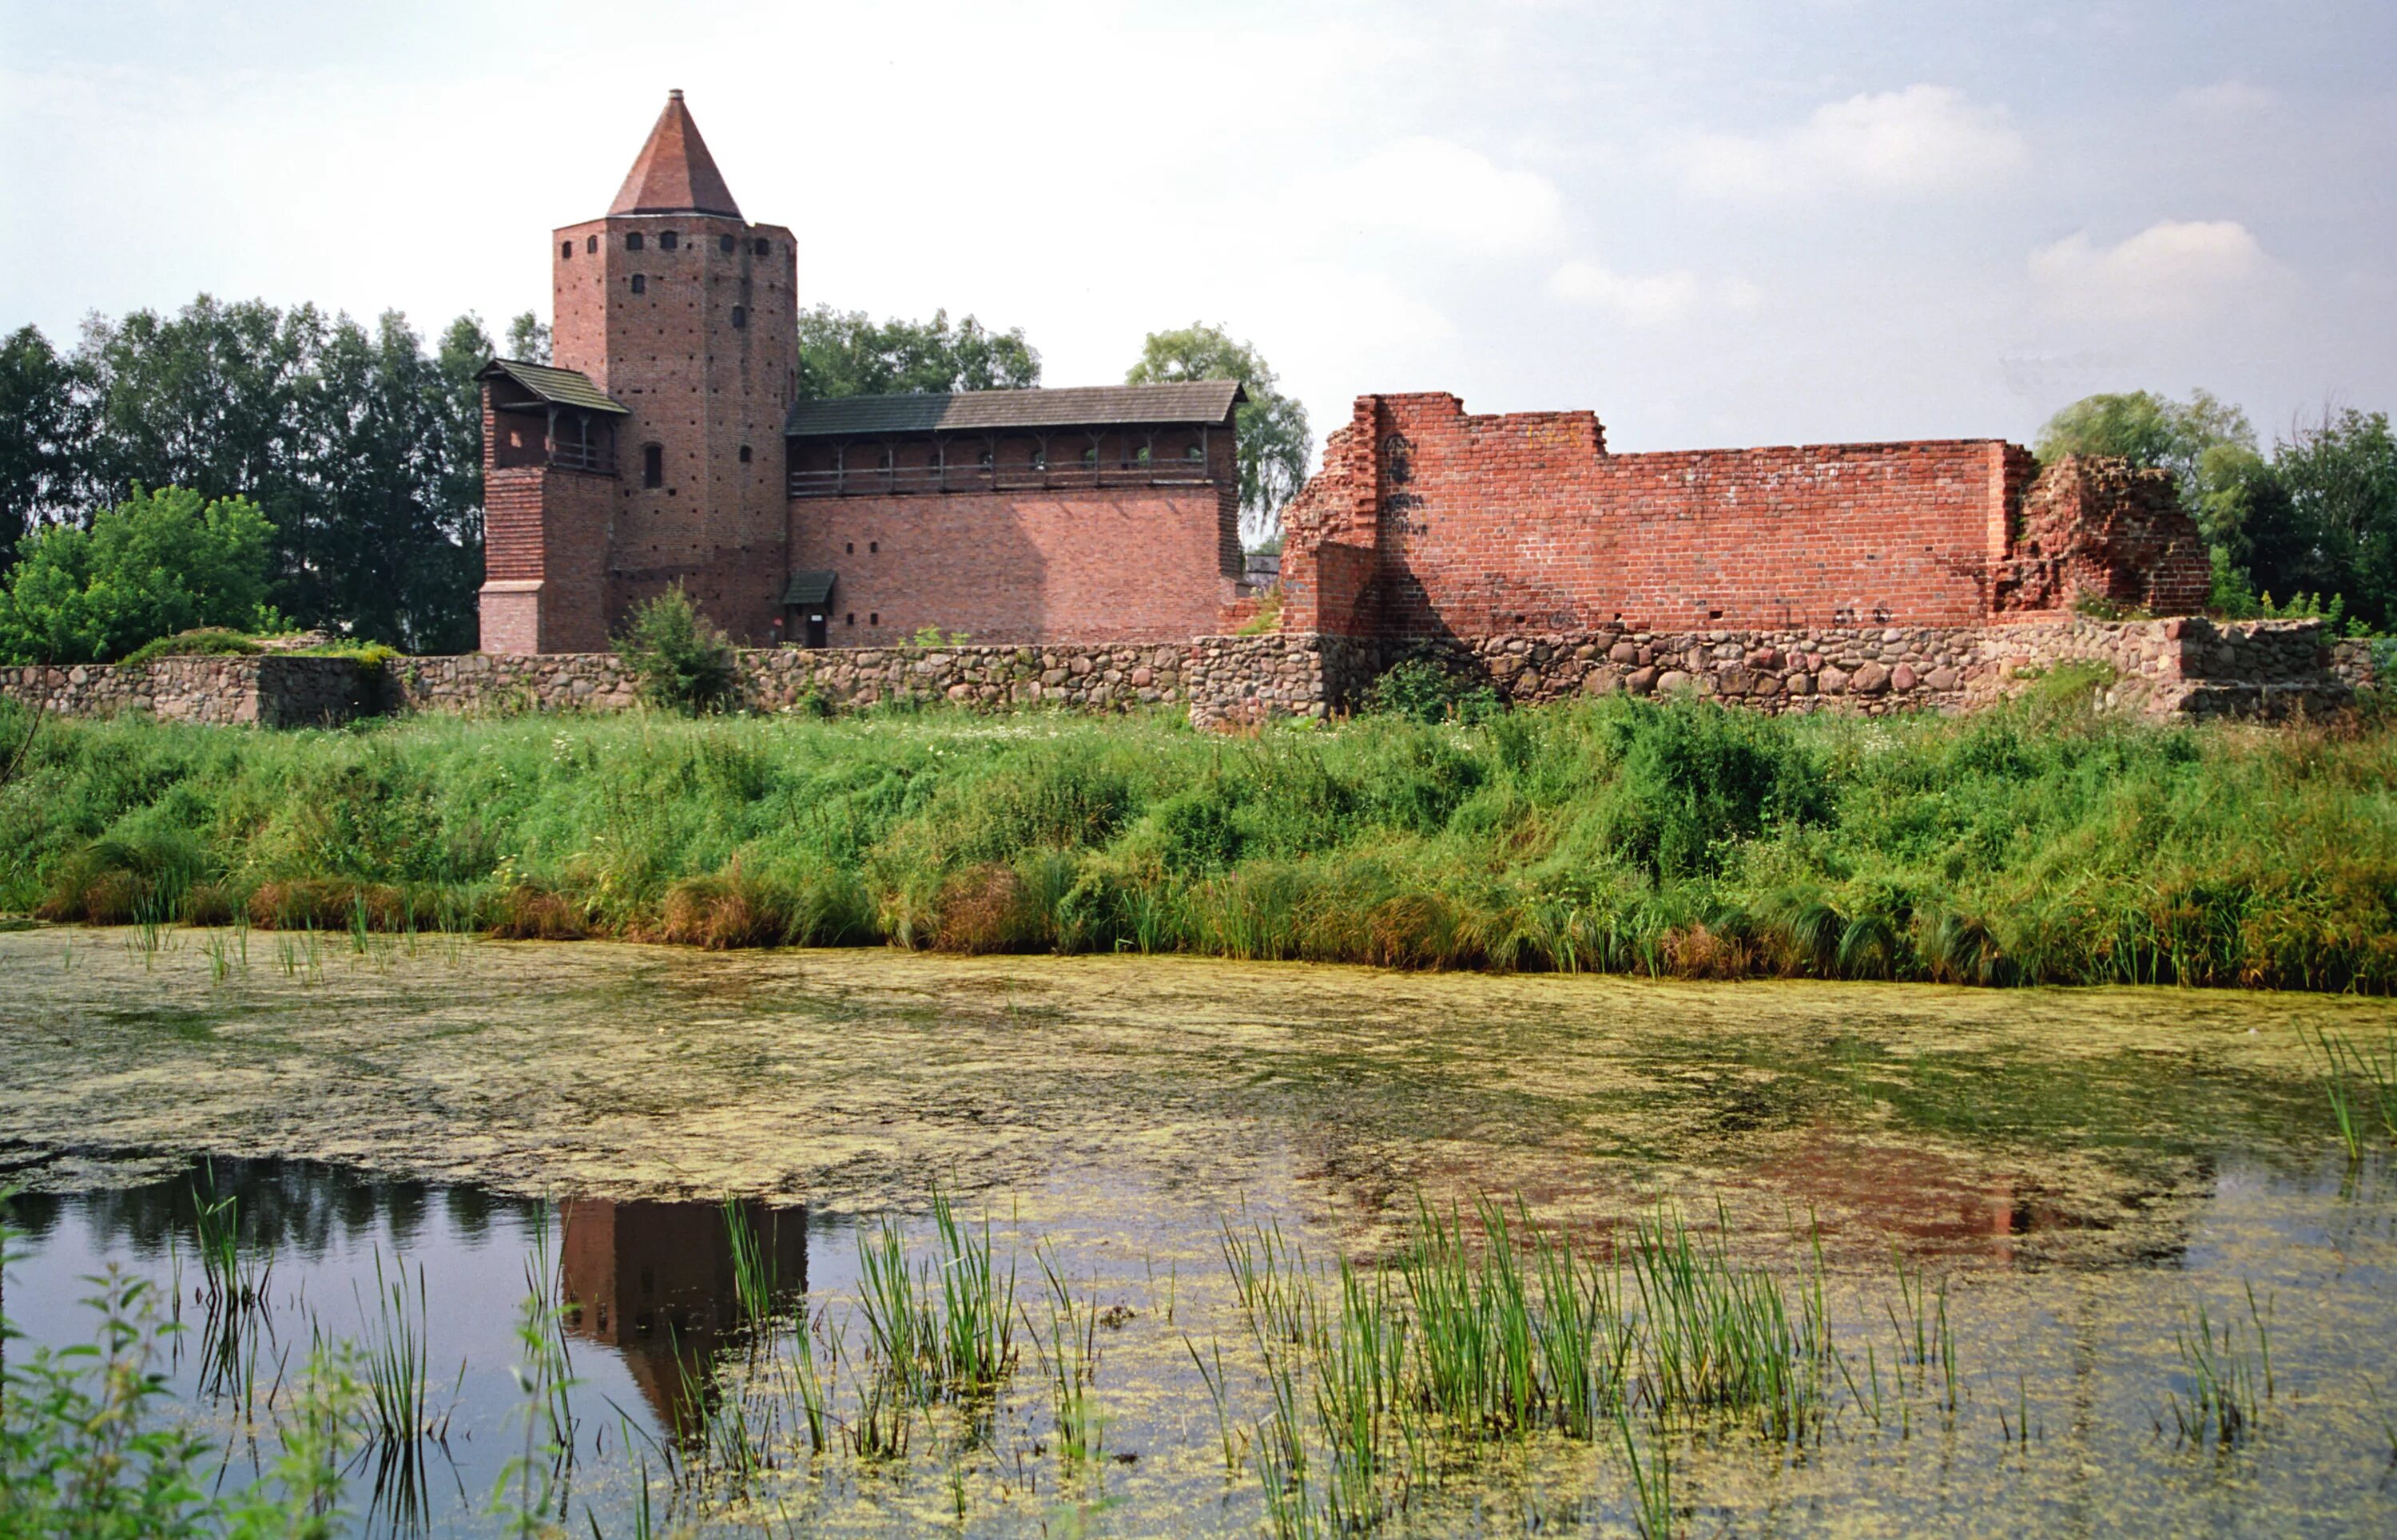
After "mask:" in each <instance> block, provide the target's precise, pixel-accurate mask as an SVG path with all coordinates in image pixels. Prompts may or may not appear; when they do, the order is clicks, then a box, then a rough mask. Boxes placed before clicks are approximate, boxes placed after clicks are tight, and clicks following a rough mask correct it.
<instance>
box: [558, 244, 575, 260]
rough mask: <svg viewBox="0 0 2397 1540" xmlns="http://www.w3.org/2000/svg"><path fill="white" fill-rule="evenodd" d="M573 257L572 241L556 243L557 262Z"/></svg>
mask: <svg viewBox="0 0 2397 1540" xmlns="http://www.w3.org/2000/svg"><path fill="white" fill-rule="evenodd" d="M573 255H574V243H573V242H572V241H560V242H558V243H557V259H558V260H559V261H564V260H565V259H568V258H569V257H571V256H573Z"/></svg>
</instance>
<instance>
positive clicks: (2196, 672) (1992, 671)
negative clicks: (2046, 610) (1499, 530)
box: [1191, 617, 2370, 726]
mask: <svg viewBox="0 0 2397 1540" xmlns="http://www.w3.org/2000/svg"><path fill="white" fill-rule="evenodd" d="M1262 640H1267V639H1265V638H1252V637H1228V638H1227V637H1216V638H1205V639H1202V640H1201V641H1200V642H1199V643H1198V644H1196V645H1197V647H1198V649H1199V650H1200V656H1201V657H1207V658H1209V659H1210V661H1209V662H1208V663H1205V664H1201V665H1199V666H1198V667H1197V668H1195V670H1194V677H1195V678H1196V679H1197V680H1198V690H1197V693H1196V694H1195V695H1194V697H1193V701H1192V706H1191V719H1192V720H1193V721H1194V722H1198V723H1199V724H1202V725H1210V726H1213V725H1237V724H1248V723H1252V722H1256V721H1261V720H1264V719H1265V718H1267V717H1271V716H1280V715H1289V716H1319V715H1323V714H1325V713H1324V710H1319V709H1317V703H1318V700H1320V701H1322V702H1324V703H1326V704H1328V706H1329V708H1330V709H1331V710H1338V709H1340V708H1342V707H1344V706H1347V705H1350V704H1353V703H1354V700H1355V698H1356V697H1357V695H1358V694H1359V693H1360V692H1361V690H1362V689H1363V687H1364V686H1365V685H1366V684H1369V683H1370V682H1371V680H1372V679H1373V678H1374V677H1375V676H1377V675H1378V674H1379V673H1380V672H1382V671H1383V670H1386V669H1387V668H1390V667H1393V666H1395V665H1397V664H1399V663H1400V662H1403V661H1405V660H1407V659H1409V658H1426V659H1429V660H1431V661H1434V662H1436V663H1438V664H1439V665H1440V666H1441V667H1442V668H1445V669H1447V670H1450V671H1451V672H1453V673H1456V674H1459V675H1461V676H1463V677H1464V678H1466V679H1468V680H1471V681H1474V682H1476V683H1485V684H1489V685H1490V686H1491V687H1492V688H1493V689H1494V690H1496V691H1497V692H1498V694H1499V695H1500V697H1502V698H1504V699H1506V700H1507V701H1508V702H1510V703H1512V704H1516V705H1536V704H1542V703H1546V702H1549V701H1556V700H1562V699H1567V698H1570V697H1575V696H1583V695H1604V694H1609V693H1611V692H1614V691H1624V692H1627V693H1629V694H1632V695H1671V694H1674V693H1677V692H1687V693H1690V694H1694V695H1699V696H1705V697H1714V698H1717V699H1720V700H1721V701H1723V702H1724V703H1725V704H1727V705H1738V706H1743V707H1747V708H1749V709H1751V710H1762V711H1772V712H1779V711H1813V710H1842V711H1850V712H1856V713H1862V714H1868V715H1878V714H1881V713H1884V712H1888V711H1899V710H1925V709H1930V710H1967V709H1969V708H1971V707H1974V706H1976V705H1985V704H1988V703H1989V702H1990V701H1993V700H1996V699H1998V698H2000V697H2003V696H2006V695H2010V694H2013V693H2015V692H2016V691H2019V690H2021V689H2022V688H2024V687H2026V686H2027V685H2028V684H2030V683H2031V682H2032V681H2033V680H2036V679H2038V678H2041V677H2043V676H2044V675H2045V674H2047V673H2048V672H2050V671H2051V670H2055V669H2056V667H2058V666H2059V665H2062V664H2067V663H2072V662H2096V663H2102V664H2105V665H2107V666H2109V668H2111V669H2112V670H2113V671H2114V673H2115V675H2116V680H2115V683H2114V684H2112V685H2110V686H2109V690H2108V697H2109V702H2110V703H2112V704H2116V705H2121V706H2124V707H2127V708H2132V709H2136V710H2143V711H2146V712H2148V713H2149V714H2152V715H2159V716H2169V715H2185V716H2223V715H2236V716H2257V717H2265V718H2280V717H2283V716H2286V715H2289V714H2291V713H2292V712H2295V711H2298V710H2305V711H2309V712H2320V711H2323V710H2335V709H2337V707H2340V706H2343V705H2346V704H2347V703H2348V702H2349V701H2350V699H2351V698H2352V696H2353V691H2354V688H2355V686H2356V685H2357V684H2360V683H2368V682H2369V678H2370V658H2369V657H2368V656H2366V655H2362V654H2358V655H2356V656H2358V657H2362V661H2361V662H2352V661H2350V662H2348V663H2345V664H2341V665H2339V666H2337V667H2335V666H2334V658H2333V655H2332V650H2331V648H2330V646H2329V644H2328V639H2327V638H2326V637H2325V636H2324V634H2323V627H2322V623H2321V622H2320V621H2316V620H2266V621H2252V622H2244V623H2240V624H2235V625H2217V624H2216V623H2214V622H2211V621H2207V620H2203V619H2175V620H2150V621H2136V622H2109V621H2100V620H2092V619H2086V618H2081V617H2074V618H2072V619H2069V620H2050V621H2019V622H2013V623H2007V624H1999V625H1990V626H1962V627H1897V626H1875V627H1860V628H1852V629H1836V628H1835V629H1823V628H1812V629H1803V630H1782V631H1730V630H1718V631H1665V632H1660V631H1580V632H1550V633H1545V634H1521V635H1510V636H1489V637H1475V638H1457V639H1452V640H1446V641H1438V642H1413V643H1397V644H1392V643H1384V644H1375V643H1373V642H1370V641H1365V640H1361V639H1353V638H1342V637H1325V638H1321V639H1320V641H1321V642H1322V643H1324V644H1331V645H1332V646H1334V647H1336V648H1338V649H1339V650H1340V651H1341V652H1342V653H1343V654H1344V655H1345V656H1344V658H1343V662H1342V665H1341V666H1340V667H1338V668H1336V669H1322V670H1319V681H1320V682H1319V684H1318V685H1317V687H1318V688H1319V690H1320V691H1321V695H1320V697H1309V696H1306V695H1304V694H1299V695H1296V696H1293V694H1292V692H1293V689H1294V688H1298V687H1301V686H1303V685H1304V684H1306V674H1305V673H1304V670H1303V669H1301V668H1299V667H1298V666H1296V665H1294V664H1293V663H1292V661H1291V658H1292V657H1293V656H1302V657H1303V656H1307V655H1306V652H1305V646H1306V644H1307V643H1310V642H1313V641H1315V640H1316V639H1313V638H1302V637H1297V636H1284V637H1281V638H1279V639H1278V640H1279V641H1280V642H1282V643H1283V644H1285V645H1284V650H1283V653H1282V654H1281V655H1280V656H1261V655H1259V654H1256V653H1254V652H1252V651H1242V650H1240V649H1239V647H1238V645H1237V644H1244V643H1252V642H1256V641H1262ZM1209 649H1213V651H1212V653H1211V652H1210V651H1209ZM2342 656H2345V655H2342ZM1243 670H1246V671H1245V672H1244V671H1243Z"/></svg>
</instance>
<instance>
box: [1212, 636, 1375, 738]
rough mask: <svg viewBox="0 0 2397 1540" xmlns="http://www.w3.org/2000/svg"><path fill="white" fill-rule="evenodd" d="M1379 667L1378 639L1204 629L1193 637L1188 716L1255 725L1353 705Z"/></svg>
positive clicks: (1231, 724) (1218, 724) (1318, 716)
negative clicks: (1204, 632) (1210, 631)
mask: <svg viewBox="0 0 2397 1540" xmlns="http://www.w3.org/2000/svg"><path fill="white" fill-rule="evenodd" d="M1381 671H1382V658H1381V648H1380V646H1379V644H1375V643H1373V642H1371V641H1366V640H1362V639H1359V638H1356V637H1348V636H1337V635H1332V634H1329V633H1325V632H1317V631H1267V632H1265V633H1264V634H1263V635H1259V636H1201V637H1199V638H1198V639H1197V640H1195V641H1193V642H1192V643H1191V644H1190V666H1189V670H1188V675H1187V677H1188V679H1189V691H1190V694H1189V699H1190V721H1191V724H1192V725H1193V726H1198V727H1253V726H1257V725H1259V724H1263V723H1265V722H1269V721H1272V720H1274V719H1275V718H1278V717H1306V718H1312V719H1315V720H1321V719H1322V718H1325V717H1328V716H1331V715H1332V714H1333V713H1334V712H1337V711H1343V710H1348V709H1350V708H1351V707H1353V706H1354V705H1355V704H1356V701H1357V697H1359V696H1360V695H1362V694H1363V693H1364V691H1365V689H1366V688H1367V687H1368V686H1370V685H1371V684H1373V681H1374V679H1375V678H1377V677H1379V675H1380V674H1381Z"/></svg>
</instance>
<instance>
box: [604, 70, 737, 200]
mask: <svg viewBox="0 0 2397 1540" xmlns="http://www.w3.org/2000/svg"><path fill="white" fill-rule="evenodd" d="M608 212H609V213H610V214H722V215H727V216H729V217H730V218H732V219H739V218H741V206H740V205H739V204H736V203H734V202H733V201H732V190H731V189H730V188H729V187H727V186H725V185H724V173H723V172H721V171H718V170H717V169H716V157H715V156H713V155H710V154H709V153H707V141H706V140H705V139H701V138H700V137H699V125H698V124H696V123H693V122H692V121H691V120H690V108H688V107H685V106H684V105H683V104H682V93H681V92H680V91H668V92H667V93H666V110H665V111H664V112H663V113H659V114H658V124H657V126H656V127H654V128H652V129H650V130H649V142H648V143H647V144H644V145H642V146H641V153H640V156H639V158H638V159H636V160H635V161H634V162H633V169H632V170H631V171H630V172H629V173H628V174H626V176H625V178H624V185H623V187H622V188H620V189H619V190H618V191H617V193H616V201H615V202H614V203H613V204H611V205H609V209H608Z"/></svg>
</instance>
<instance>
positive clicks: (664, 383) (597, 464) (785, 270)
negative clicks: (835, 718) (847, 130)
mask: <svg viewBox="0 0 2397 1540" xmlns="http://www.w3.org/2000/svg"><path fill="white" fill-rule="evenodd" d="M551 242H552V245H551V248H550V249H551V252H552V258H551V262H552V271H553V273H554V285H553V307H554V308H553V311H552V314H553V316H554V320H553V322H552V352H553V358H552V364H551V365H550V366H549V367H545V368H544V367H540V366H537V365H529V364H521V363H516V362H514V361H506V360H502V361H499V362H496V363H494V364H493V365H491V366H490V368H489V369H487V370H486V371H485V372H484V445H485V448H484V473H485V524H486V549H487V578H488V580H487V581H486V583H485V586H484V589H483V593H482V622H483V638H482V645H483V649H484V650H485V651H487V652H579V651H596V650H598V649H600V648H604V647H605V646H606V645H607V642H608V632H609V629H610V628H611V627H612V626H613V625H615V624H616V623H617V622H618V621H619V620H621V619H622V617H623V615H624V613H625V611H626V610H628V609H629V608H631V607H632V606H633V605H634V604H637V603H639V602H640V601H642V600H644V599H646V598H649V596H651V595H653V594H655V593H657V592H660V591H663V589H664V588H665V587H666V586H667V585H668V584H670V583H673V582H676V581H679V582H681V583H682V584H683V585H684V587H685V588H686V589H688V590H689V591H690V594H691V597H692V598H693V599H694V600H696V601H697V602H698V603H699V604H700V605H701V607H702V608H703V609H704V610H705V611H706V612H707V614H708V615H709V616H710V617H712V618H713V619H714V620H715V621H716V623H717V624H719V625H721V626H723V627H724V628H725V629H726V630H727V631H730V632H731V633H732V636H733V638H734V639H735V640H736V641H739V642H742V643H744V644H753V645H755V644H769V643H771V642H774V641H777V640H780V637H781V631H780V629H779V628H780V624H781V616H782V613H783V611H782V591H783V582H784V578H785V572H786V569H787V566H788V561H787V554H786V548H787V544H788V537H787V534H786V508H787V504H786V500H785V491H784V487H783V414H784V413H785V412H786V411H787V410H788V409H789V407H790V405H791V396H792V392H793V389H794V386H795V378H794V369H795V365H796V361H797V360H796V353H797V339H798V316H797V304H798V300H797V257H796V255H795V253H794V250H793V242H792V237H791V232H789V231H788V230H786V229H784V228H783V227H782V226H780V225H763V224H750V223H747V222H745V221H744V220H743V219H742V217H741V208H740V206H739V205H738V204H736V203H734V202H733V200H732V193H731V191H730V189H729V188H727V187H726V186H725V184H724V177H723V175H722V173H720V172H719V171H717V170H716V161H715V159H714V157H712V156H711V155H709V154H708V153H707V145H706V142H705V141H704V140H703V139H701V138H700V135H699V126H698V125H697V124H695V123H693V122H692V121H691V116H690V109H689V108H687V107H685V106H684V105H683V100H682V93H681V92H680V91H673V92H669V93H668V94H667V100H666V105H665V111H664V112H663V113H660V114H659V115H658V121H657V126H655V127H653V128H651V129H650V130H649V141H648V142H647V143H646V144H644V145H643V146H642V147H641V153H640V154H639V156H638V157H637V158H636V160H635V161H634V162H633V168H632V171H631V172H630V173H629V174H628V175H627V176H626V177H625V178H624V185H623V188H622V189H621V190H620V191H619V192H617V194H616V201H615V203H614V204H613V205H611V206H609V210H608V212H607V214H606V215H605V216H603V217H602V218H600V219H590V220H586V221H584V222H583V223H581V224H572V225H568V226H566V227H564V228H562V229H559V230H556V231H555V232H552V234H551Z"/></svg>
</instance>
